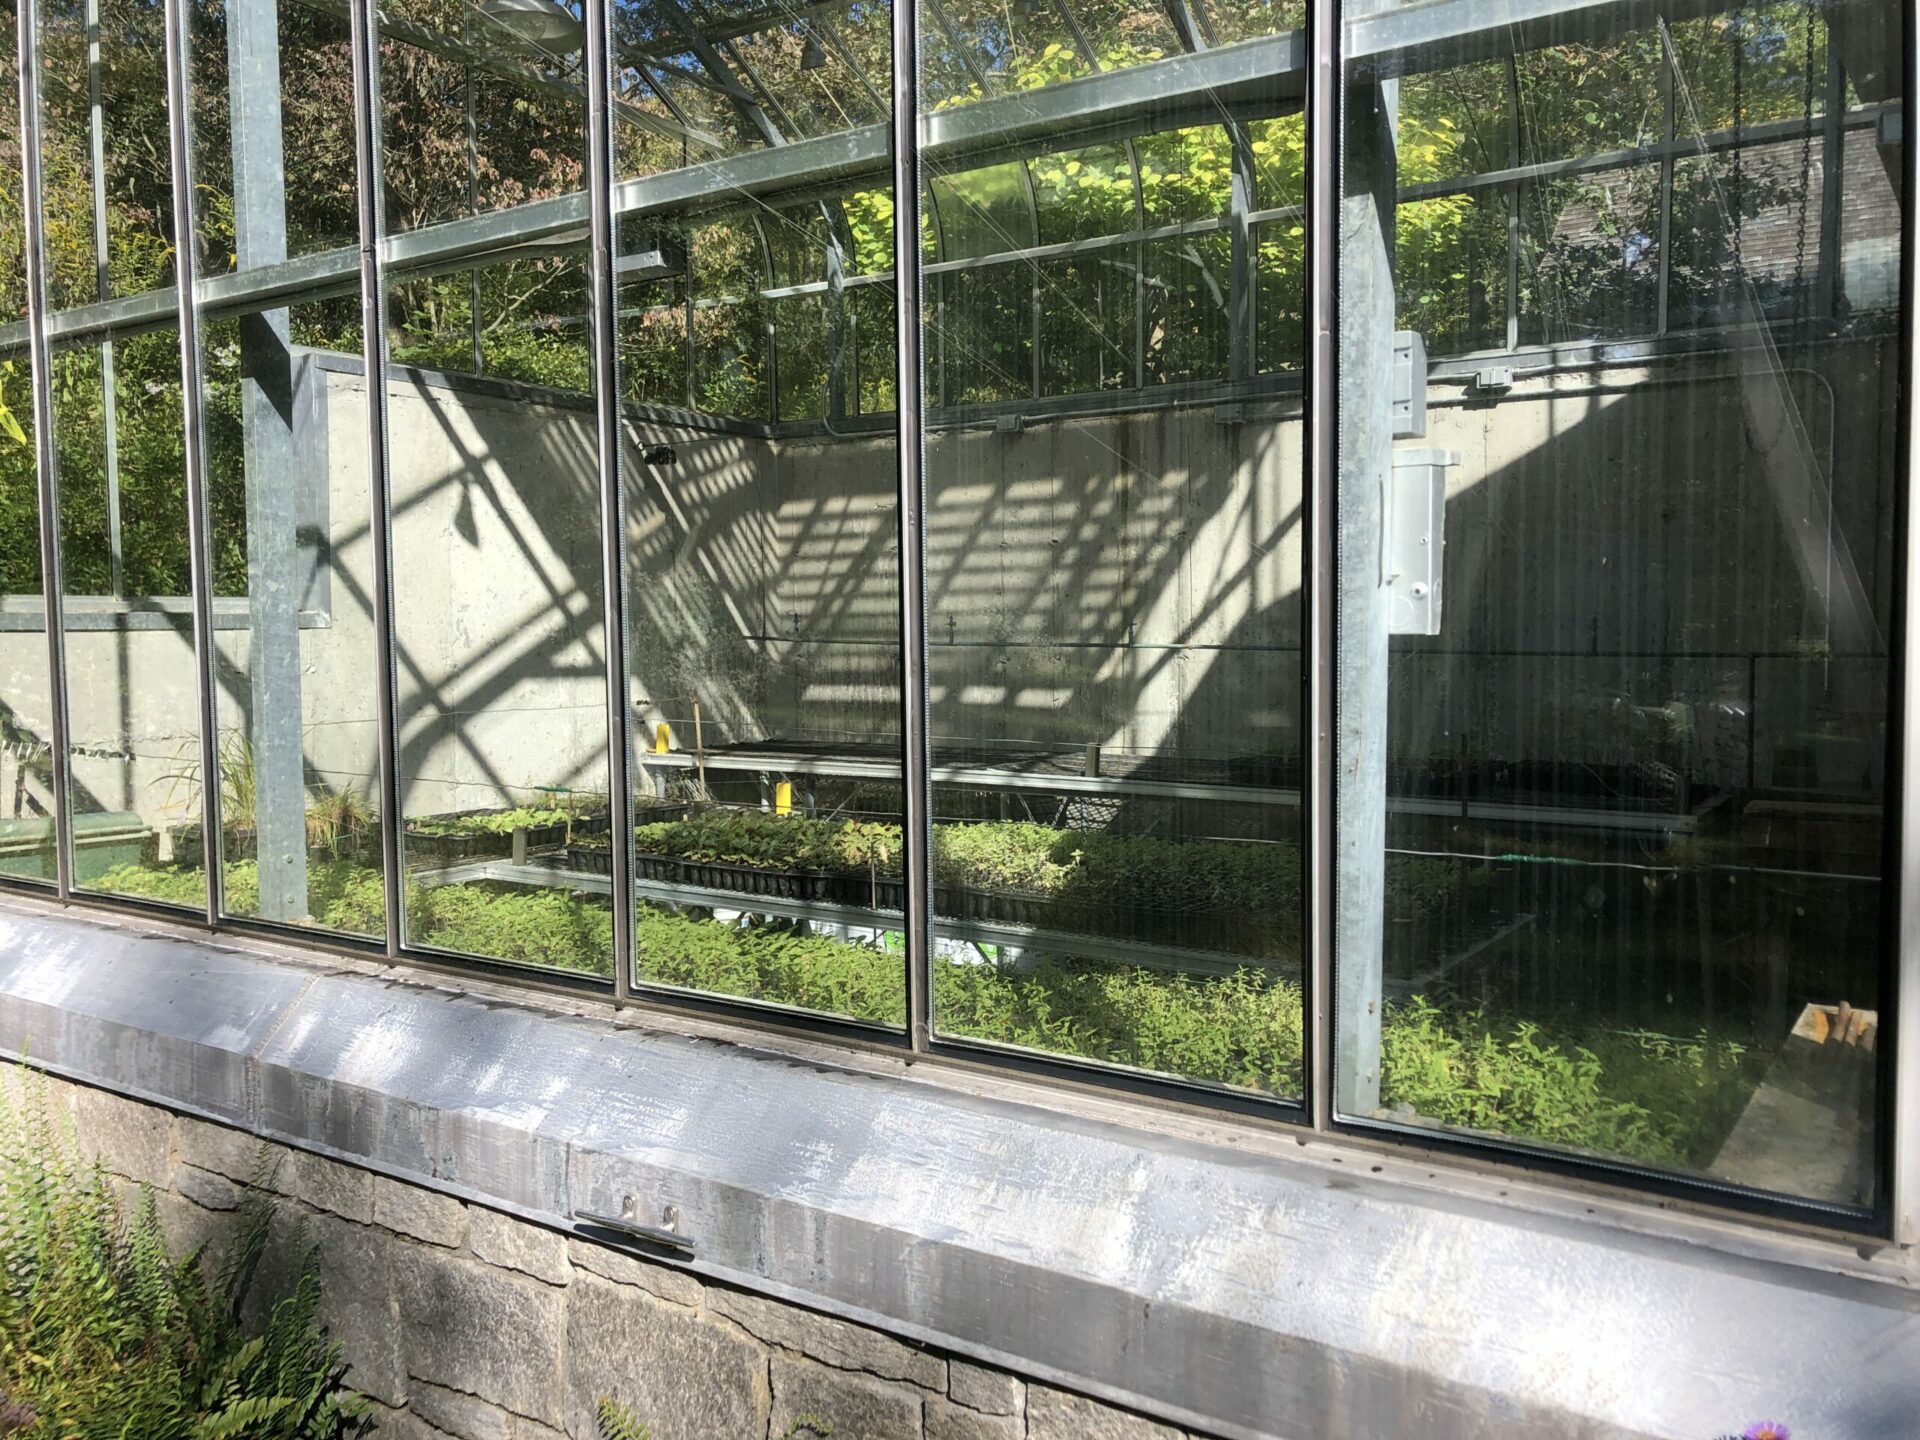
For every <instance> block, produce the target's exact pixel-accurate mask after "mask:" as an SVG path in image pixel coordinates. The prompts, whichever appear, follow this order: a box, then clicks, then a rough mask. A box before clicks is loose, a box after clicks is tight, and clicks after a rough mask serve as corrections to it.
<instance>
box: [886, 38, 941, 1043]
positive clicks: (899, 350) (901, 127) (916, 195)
mask: <svg viewBox="0 0 1920 1440" xmlns="http://www.w3.org/2000/svg"><path fill="white" fill-rule="evenodd" d="M917 10H918V7H917V5H916V4H915V3H914V0H894V4H893V217H894V218H893V268H894V320H895V325H896V330H897V335H896V342H897V343H896V344H895V347H894V357H895V358H894V391H895V404H896V411H897V422H898V425H899V458H900V464H899V481H900V494H899V523H900V719H901V726H900V730H901V737H902V754H901V759H902V765H903V768H902V771H901V776H900V780H901V785H900V789H901V793H902V797H903V802H904V803H903V805H902V814H901V830H902V835H903V836H904V840H905V844H904V846H903V849H904V852H905V854H904V860H905V865H904V869H905V874H906V896H905V900H906V904H905V906H904V910H905V915H906V926H907V945H906V967H907V974H906V981H907V1040H908V1043H909V1044H911V1045H912V1046H913V1048H914V1049H915V1050H926V1049H927V1048H928V1047H929V1046H930V1045H931V1044H932V1041H933V938H932V934H931V930H930V925H931V921H932V914H933V905H932V901H933V885H932V863H931V862H932V839H933V832H932V829H931V823H930V814H929V810H928V801H929V799H930V797H931V791H932V781H931V776H930V773H929V768H928V754H927V731H928V727H929V716H928V713H927V623H926V622H927V537H926V484H925V472H926V444H925V438H924V432H923V427H922V425H921V392H920V383H921V375H920V347H921V340H922V331H921V314H920V125H919V119H920V63H919V62H920V36H919V26H918V24H917V20H918V15H917Z"/></svg>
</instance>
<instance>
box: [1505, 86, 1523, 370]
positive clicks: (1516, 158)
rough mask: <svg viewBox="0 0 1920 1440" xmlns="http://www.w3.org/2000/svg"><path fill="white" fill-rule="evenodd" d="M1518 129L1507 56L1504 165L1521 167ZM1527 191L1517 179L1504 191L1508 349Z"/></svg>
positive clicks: (1516, 319) (1516, 342) (1515, 335)
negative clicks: (1521, 222)
mask: <svg viewBox="0 0 1920 1440" xmlns="http://www.w3.org/2000/svg"><path fill="white" fill-rule="evenodd" d="M1525 148H1526V147H1525V144H1524V142H1523V139H1522V135H1521V130H1520V65H1519V62H1518V61H1516V60H1515V59H1514V58H1513V56H1511V55H1509V56H1507V163H1508V164H1509V165H1511V166H1513V168H1514V169H1516V170H1518V169H1519V168H1520V157H1521V154H1522V152H1523V151H1524V150H1525ZM1525 195H1526V191H1525V189H1524V188H1523V186H1522V184H1521V182H1520V181H1518V180H1516V181H1514V182H1513V184H1512V186H1511V187H1510V188H1509V189H1508V191H1507V317H1506V318H1507V331H1506V334H1507V349H1509V350H1518V349H1519V348H1520V260H1521V254H1520V250H1521V240H1522V234H1523V232H1522V230H1521V226H1520V206H1521V204H1522V202H1523V200H1524V199H1525Z"/></svg>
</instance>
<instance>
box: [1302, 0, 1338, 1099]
mask: <svg viewBox="0 0 1920 1440" xmlns="http://www.w3.org/2000/svg"><path fill="white" fill-rule="evenodd" d="M1340 79H1341V76H1340V6H1339V4H1338V3H1336V0H1325V3H1321V4H1316V5H1309V6H1308V7H1307V98H1306V113H1307V185H1306V202H1307V203H1306V211H1307V224H1306V231H1307V257H1306V258H1307V267H1306V268H1307V287H1306V288H1307V295H1306V300H1307V347H1306V349H1307V353H1306V371H1307V373H1306V448H1307V454H1306V473H1307V484H1306V487H1305V494H1304V496H1303V499H1304V504H1303V506H1302V521H1303V526H1304V538H1305V544H1304V545H1303V547H1302V557H1303V562H1304V564H1305V566H1306V574H1305V575H1304V576H1303V577H1302V582H1301V586H1300V593H1301V596H1302V599H1303V601H1304V608H1305V612H1306V613H1305V624H1304V626H1303V628H1302V634H1303V635H1304V637H1305V640H1306V644H1305V648H1304V652H1303V655H1302V665H1301V676H1300V682H1301V687H1302V690H1303V693H1304V697H1305V702H1306V712H1307V714H1306V721H1307V723H1306V726H1305V742H1306V743H1305V746H1304V759H1305V766H1304V774H1303V776H1302V786H1301V791H1302V794H1301V798H1302V802H1303V804H1302V811H1303V813H1302V817H1301V821H1302V825H1303V826H1304V829H1305V834H1304V835H1303V837H1302V839H1303V842H1304V843H1303V846H1302V853H1303V855H1304V856H1305V865H1304V875H1305V880H1306V883H1305V884H1304V885H1302V886H1301V901H1302V904H1303V906H1304V908H1305V912H1306V913H1305V915H1304V916H1303V927H1304V928H1303V933H1304V934H1305V935H1306V937H1307V950H1306V967H1305V968H1306V981H1307V984H1306V1006H1307V1015H1306V1021H1307V1027H1306V1028H1307V1064H1306V1071H1307V1073H1306V1075H1305V1076H1304V1077H1303V1078H1304V1080H1305V1087H1306V1094H1305V1096H1304V1097H1303V1098H1304V1099H1305V1101H1306V1104H1307V1106H1308V1113H1309V1114H1310V1116H1311V1117H1312V1120H1313V1124H1314V1128H1315V1129H1319V1130H1326V1129H1328V1128H1330V1127H1331V1125H1332V1123H1333V1047H1334V1035H1333V992H1334V948H1335V939H1336V937H1335V934H1334V924H1333V920H1334V908H1333V901H1334V875H1333V859H1334V855H1335V853H1336V852H1335V848H1334V825H1335V820H1336V817H1335V815H1334V812H1333V796H1334V766H1335V764H1336V763H1337V757H1336V756H1335V754H1334V747H1333V724H1334V713H1335V694H1336V686H1337V683H1338V674H1337V670H1336V656H1337V642H1338V631H1337V629H1336V626H1335V623H1334V622H1335V614H1336V610H1337V606H1336V604H1335V599H1336V591H1335V580H1334V566H1335V562H1336V559H1337V551H1336V549H1335V545H1334V535H1335V529H1334V501H1335V497H1336V496H1337V495H1338V493H1339V488H1340V476H1339V468H1340V456H1339V442H1338V436H1339V429H1338V425H1339V393H1340V392H1339V373H1338V370H1337V365H1338V358H1337V357H1338V350H1339V347H1338V345H1337V344H1336V339H1337V336H1338V332H1339V323H1340V289H1339V284H1340V271H1339V265H1340V166H1339V163H1338V157H1339V153H1340V152H1339V144H1340Z"/></svg>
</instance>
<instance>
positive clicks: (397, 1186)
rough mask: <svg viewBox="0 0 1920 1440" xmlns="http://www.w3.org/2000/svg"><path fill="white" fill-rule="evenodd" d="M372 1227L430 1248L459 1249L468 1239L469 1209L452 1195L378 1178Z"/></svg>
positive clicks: (383, 1177) (374, 1194) (375, 1180)
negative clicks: (446, 1246)
mask: <svg viewBox="0 0 1920 1440" xmlns="http://www.w3.org/2000/svg"><path fill="white" fill-rule="evenodd" d="M373 1223H374V1224H376V1225H382V1226H385V1227H386V1228H387V1229H389V1230H393V1231H396V1232H398V1233H399V1234H402V1235H410V1236H412V1237H413V1238H414V1239H415V1240H424V1241H426V1242H427V1243H428V1244H429V1245H450V1246H453V1247H455V1248H458V1247H459V1246H460V1245H461V1244H463V1243H465V1241H466V1238H467V1207H466V1206H465V1205H462V1204H461V1203H460V1202H459V1201H458V1200H456V1199H454V1198H453V1197H452V1196H451V1195H442V1194H440V1193H439V1192H438V1191H434V1190H426V1189H423V1188H421V1187H420V1186H418V1185H406V1184H402V1183H401V1182H400V1181H398V1180H389V1179H387V1177H386V1176H384V1175H376V1176H374V1177H373Z"/></svg>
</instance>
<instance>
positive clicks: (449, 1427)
mask: <svg viewBox="0 0 1920 1440" xmlns="http://www.w3.org/2000/svg"><path fill="white" fill-rule="evenodd" d="M408 1408H410V1409H411V1410H412V1411H413V1413H414V1414H415V1415H417V1416H419V1417H420V1418H421V1419H422V1420H424V1421H426V1422H427V1423H428V1424H429V1425H434V1426H437V1427H438V1428H440V1429H442V1430H444V1431H446V1432H447V1433H448V1434H449V1435H453V1436H457V1437H458V1440H513V1417H512V1416H511V1415H509V1414H508V1413H507V1412H506V1411H505V1410H502V1409H501V1408H500V1407H499V1406H498V1405H492V1404H489V1403H488V1402H487V1401H485V1400H482V1399H480V1397H479V1396H477V1395H462V1394H460V1393H459V1392H458V1391H456V1390H448V1389H445V1388H443V1387H442V1386H439V1385H429V1384H428V1383H427V1382H426V1381H424V1380H416V1381H414V1382H413V1385H412V1386H411V1387H410V1388H409V1399H408Z"/></svg>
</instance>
